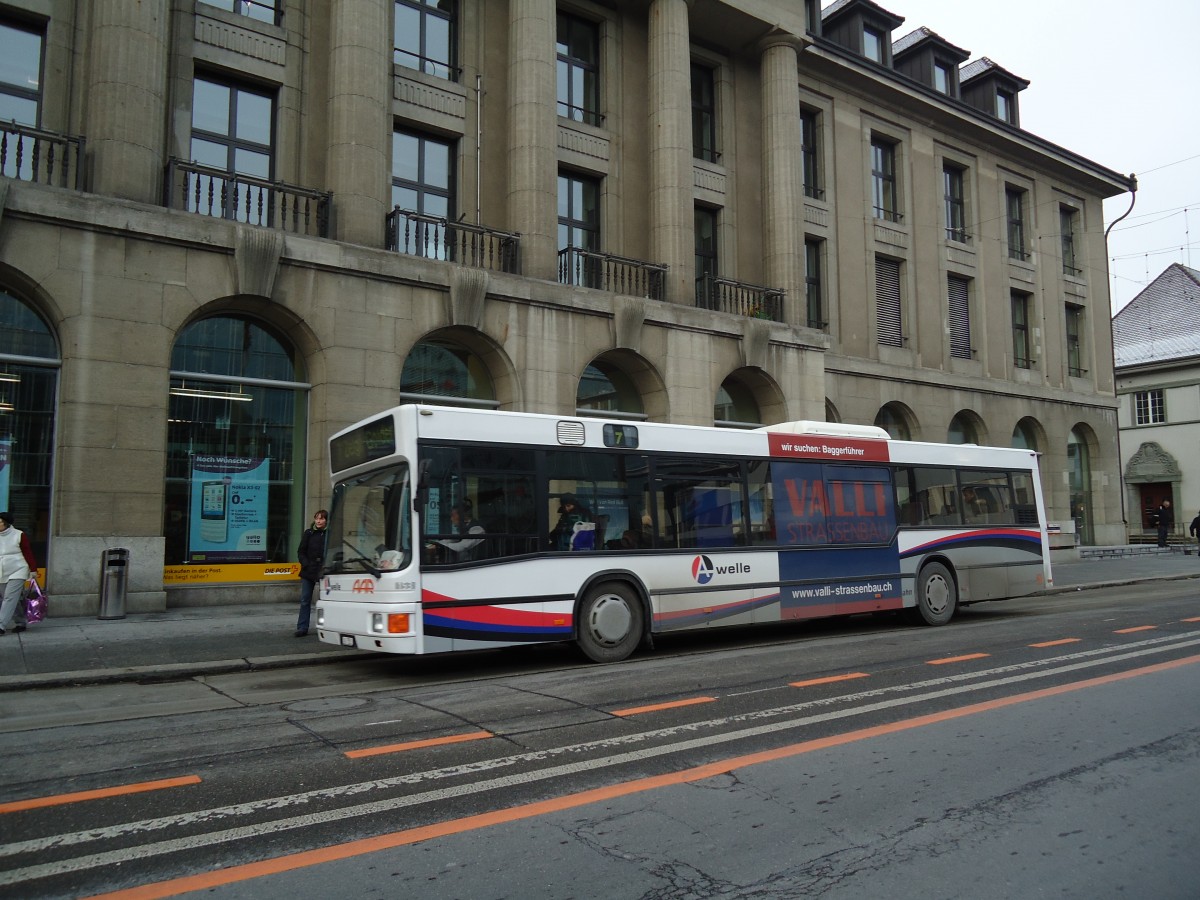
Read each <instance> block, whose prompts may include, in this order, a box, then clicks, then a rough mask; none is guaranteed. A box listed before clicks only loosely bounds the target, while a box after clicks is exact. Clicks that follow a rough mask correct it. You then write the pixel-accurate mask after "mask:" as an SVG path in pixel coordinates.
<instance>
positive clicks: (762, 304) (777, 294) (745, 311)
mask: <svg viewBox="0 0 1200 900" xmlns="http://www.w3.org/2000/svg"><path fill="white" fill-rule="evenodd" d="M786 296H787V292H786V291H783V290H780V289H778V288H768V287H763V286H762V285H757V284H747V283H746V282H743V281H734V280H733V279H731V278H714V277H713V276H711V275H705V276H703V277H701V278H698V279H696V305H697V306H699V307H700V308H701V309H712V310H717V311H719V312H727V313H732V314H733V315H735V316H746V317H748V318H751V319H770V320H771V321H772V322H782V321H783V300H784V297H786Z"/></svg>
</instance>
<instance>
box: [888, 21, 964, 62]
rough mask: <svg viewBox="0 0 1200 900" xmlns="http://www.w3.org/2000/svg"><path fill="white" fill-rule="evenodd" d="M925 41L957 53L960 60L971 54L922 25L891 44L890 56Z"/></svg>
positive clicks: (897, 54)
mask: <svg viewBox="0 0 1200 900" xmlns="http://www.w3.org/2000/svg"><path fill="white" fill-rule="evenodd" d="M926 41H929V42H931V43H934V44H936V45H937V46H939V47H941V48H943V49H945V50H948V51H950V52H951V53H953V54H955V55H957V56H958V57H959V58H960V60H962V59H966V58H967V57H968V56H970V55H971V53H970V51H968V50H964V49H963V48H962V47H956V46H955V45H954V44H952V43H950V42H949V41H948V40H946V39H945V38H944V37H942V36H941V35H940V34H938V33H937V32H936V31H933V30H931V29H929V28H926V27H925V26H924V25H922V26H921V27H920V28H918V29H916V30H915V31H910V32H909V33H908V34H906V35H905V36H904V37H902V38H900V40H898V41H896V42H895V43H893V44H892V56H893V57H896V56H900V55H901V54H903V53H904V52H905V51H906V50H911V49H913V48H914V47H917V46H919V45H920V44H923V43H925V42H926Z"/></svg>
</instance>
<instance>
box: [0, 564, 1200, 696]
mask: <svg viewBox="0 0 1200 900" xmlns="http://www.w3.org/2000/svg"><path fill="white" fill-rule="evenodd" d="M1083 552H1084V553H1087V554H1092V555H1090V556H1087V557H1085V558H1082V559H1078V560H1062V561H1057V560H1056V561H1055V562H1054V564H1053V569H1054V587H1053V588H1051V591H1050V592H1053V593H1063V592H1066V591H1075V590H1079V589H1080V588H1082V587H1095V586H1099V585H1120V584H1130V583H1134V582H1141V581H1152V580H1160V579H1177V578H1200V556H1197V555H1185V554H1184V553H1182V552H1179V551H1178V550H1176V551H1174V552H1170V551H1161V552H1156V551H1155V550H1154V549H1153V548H1150V547H1130V548H1117V547H1113V548H1100V547H1089V548H1085V549H1084V550H1083ZM1101 554H1106V555H1101ZM1118 554H1123V555H1118ZM50 609H51V617H50V618H48V619H46V621H44V622H39V623H38V624H36V625H31V626H29V629H28V630H27V631H25V632H23V633H21V634H13V633H10V634H7V635H5V636H3V637H0V691H13V690H20V689H22V688H31V687H58V686H64V685H72V684H101V683H106V682H118V681H164V680H172V679H177V678H187V677H192V676H196V675H206V674H208V675H211V674H217V673H225V672H248V671H251V670H261V669H278V668H285V667H288V666H303V665H314V664H323V663H338V662H344V661H347V660H353V659H361V658H363V657H367V656H371V655H373V654H369V653H366V652H364V651H353V650H343V649H341V648H339V647H335V646H332V645H330V644H322V643H321V642H320V641H318V640H317V635H316V630H315V629H314V630H313V631H310V632H309V634H308V636H307V637H304V638H297V637H294V636H293V631H294V629H295V627H296V606H295V605H293V604H290V603H287V604H282V603H281V604H256V605H249V606H213V607H188V608H185V609H173V610H168V611H167V612H163V613H137V614H130V615H129V616H127V617H126V618H124V619H110V620H101V619H97V618H94V617H73V618H63V619H55V618H54V617H53V609H54V598H53V596H51V598H50Z"/></svg>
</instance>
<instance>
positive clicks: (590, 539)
mask: <svg viewBox="0 0 1200 900" xmlns="http://www.w3.org/2000/svg"><path fill="white" fill-rule="evenodd" d="M558 502H559V507H558V523H557V524H556V525H555V526H554V529H553V530H552V531H551V532H550V548H551V549H552V550H594V549H596V524H595V520H594V519H593V518H592V511H591V510H590V509H588V508H587V507H586V506H584V505H583V504H582V503H580V502H579V498H578V497H576V496H575V495H574V494H570V493H567V494H562V495H561V496H560V497H559V499H558Z"/></svg>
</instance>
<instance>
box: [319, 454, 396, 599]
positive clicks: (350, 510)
mask: <svg viewBox="0 0 1200 900" xmlns="http://www.w3.org/2000/svg"><path fill="white" fill-rule="evenodd" d="M411 509H412V497H411V489H410V484H409V476H408V464H407V463H401V464H399V465H395V466H390V467H388V468H386V469H378V470H376V471H374V472H368V473H367V474H365V475H360V476H357V477H355V478H349V479H346V480H345V481H340V482H338V483H337V484H336V485H334V488H333V502H332V503H331V504H330V512H329V538H328V540H327V541H326V543H325V547H326V549H325V572H326V574H331V575H336V574H339V573H349V572H370V573H372V574H373V575H376V576H378V574H379V573H380V572H385V571H394V570H397V569H404V568H407V567H408V565H409V563H410V562H411V560H412V520H411V514H410V510H411Z"/></svg>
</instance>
